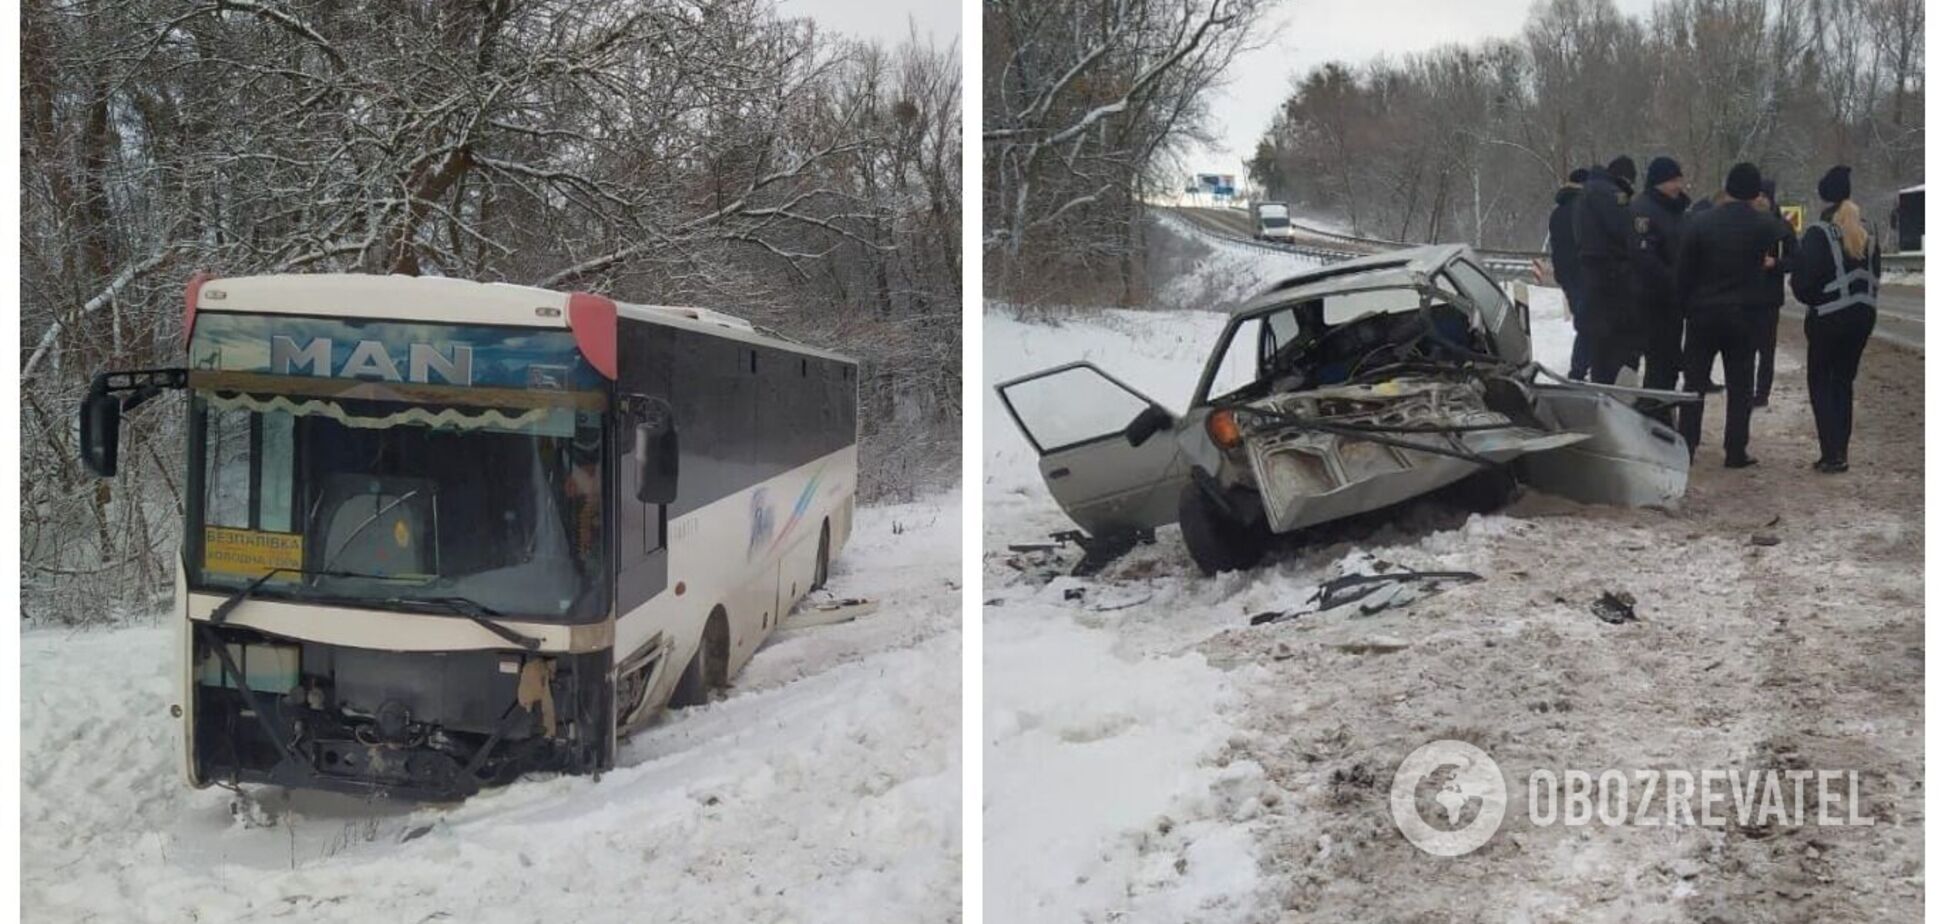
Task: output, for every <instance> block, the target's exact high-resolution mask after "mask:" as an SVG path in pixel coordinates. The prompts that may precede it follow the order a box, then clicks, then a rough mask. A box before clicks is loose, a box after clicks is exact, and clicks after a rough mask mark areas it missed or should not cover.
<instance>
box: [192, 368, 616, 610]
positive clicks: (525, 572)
mask: <svg viewBox="0 0 1944 924" xmlns="http://www.w3.org/2000/svg"><path fill="white" fill-rule="evenodd" d="M194 378H196V379H200V381H193V382H192V386H194V387H195V390H194V392H193V393H192V396H191V399H190V415H189V426H190V432H191V434H192V437H191V439H190V441H189V442H190V447H189V456H190V458H189V486H188V487H189V489H188V503H187V504H186V505H185V506H186V507H187V508H188V509H187V510H186V511H185V514H186V517H185V532H184V543H183V562H184V567H185V570H186V571H187V572H188V578H189V583H190V586H191V587H192V588H193V589H197V590H207V591H215V592H224V593H229V592H234V591H236V590H238V589H240V588H242V587H244V586H246V585H247V584H248V583H249V582H250V581H251V580H253V579H255V578H257V577H258V576H260V575H262V574H263V573H264V571H265V570H267V569H269V568H274V567H283V568H291V569H297V570H301V571H304V572H309V573H305V574H301V575H290V576H286V577H281V578H279V579H273V580H269V581H266V582H265V583H264V584H263V585H262V586H261V587H259V588H258V589H257V590H256V591H253V592H252V593H251V594H250V596H251V597H253V598H258V597H260V598H274V599H282V600H289V601H294V602H309V603H324V604H335V605H344V606H362V607H369V608H375V609H390V610H400V609H407V610H416V611H424V612H437V613H446V614H451V615H455V616H464V617H476V615H477V614H475V613H469V612H464V611H461V610H460V608H457V607H455V606H454V605H453V604H452V602H451V601H453V600H455V599H467V600H490V601H492V607H491V609H492V610H493V611H494V612H495V613H504V614H506V616H507V617H508V618H515V619H524V620H529V621H541V622H555V623H570V624H572V623H583V622H592V621H597V620H599V619H601V618H603V617H604V616H605V615H606V611H607V608H608V592H607V586H608V583H609V582H608V580H607V563H606V544H607V543H606V539H605V524H604V523H603V511H602V498H603V497H604V496H605V494H606V491H607V490H608V478H610V477H611V474H610V473H609V472H608V466H607V465H606V463H605V459H606V452H605V442H606V438H607V437H606V427H605V405H606V399H605V396H604V395H601V394H599V393H590V392H571V391H549V390H536V391H509V390H495V389H478V388H464V387H456V386H418V387H415V388H411V389H410V393H411V397H412V398H413V400H409V401H405V400H397V399H399V398H403V397H405V395H404V394H402V392H404V391H406V389H401V388H399V387H398V386H374V385H372V384H371V383H358V382H350V383H345V382H343V381H342V380H337V381H331V380H320V379H293V378H287V377H286V378H283V379H282V381H280V382H269V381H265V380H266V379H268V378H269V377H264V376H247V375H235V374H225V373H217V374H209V373H196V374H194ZM269 384H275V385H280V386H286V387H283V388H279V389H275V390H270V389H265V388H263V387H261V386H263V385H269ZM225 385H248V386H249V390H242V389H231V388H225V387H223V386H225ZM306 391H308V392H312V394H305V393H304V392H306ZM325 391H335V394H332V395H330V396H325V395H322V394H316V393H317V392H325ZM351 395H358V397H351ZM428 399H441V400H428ZM482 401H488V402H490V404H483V403H481V402H482ZM512 405H524V406H512Z"/></svg>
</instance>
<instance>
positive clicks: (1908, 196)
mask: <svg viewBox="0 0 1944 924" xmlns="http://www.w3.org/2000/svg"><path fill="white" fill-rule="evenodd" d="M1890 217H1891V221H1890V224H1891V226H1892V227H1894V228H1896V229H1897V250H1898V252H1900V253H1911V252H1913V251H1914V252H1922V251H1923V249H1924V184H1922V183H1919V184H1917V185H1915V186H1912V187H1910V188H1909V189H1905V190H1902V191H1899V192H1898V193H1897V210H1896V211H1895V212H1893V213H1891V216H1890Z"/></svg>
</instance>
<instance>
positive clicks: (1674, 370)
mask: <svg viewBox="0 0 1944 924" xmlns="http://www.w3.org/2000/svg"><path fill="white" fill-rule="evenodd" d="M1647 318H1648V320H1647V370H1646V373H1645V374H1644V375H1642V376H1641V380H1640V385H1641V387H1642V388H1657V389H1661V390H1663V391H1673V390H1674V385H1675V384H1676V383H1677V382H1679V381H1680V378H1681V369H1682V368H1683V367H1684V366H1685V364H1686V362H1687V358H1686V357H1684V356H1682V355H1681V318H1680V316H1679V315H1675V314H1672V313H1671V312H1670V313H1668V314H1667V315H1662V314H1661V313H1659V312H1655V313H1653V314H1649V315H1648V316H1647ZM1652 416H1653V417H1654V418H1655V419H1656V420H1659V421H1660V422H1661V423H1664V424H1669V425H1672V424H1673V423H1674V412H1673V411H1672V410H1671V409H1668V408H1661V409H1660V410H1657V411H1655V412H1654V413H1653V415H1652Z"/></svg>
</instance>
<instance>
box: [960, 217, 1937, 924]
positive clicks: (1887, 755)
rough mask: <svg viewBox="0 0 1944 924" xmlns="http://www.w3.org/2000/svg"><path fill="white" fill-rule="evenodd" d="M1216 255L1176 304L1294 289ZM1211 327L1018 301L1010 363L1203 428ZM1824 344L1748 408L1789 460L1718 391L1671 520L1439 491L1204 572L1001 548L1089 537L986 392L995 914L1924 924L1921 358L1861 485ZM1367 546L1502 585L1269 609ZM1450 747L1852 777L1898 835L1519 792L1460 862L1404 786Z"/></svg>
mask: <svg viewBox="0 0 1944 924" xmlns="http://www.w3.org/2000/svg"><path fill="white" fill-rule="evenodd" d="M1225 250H1227V248H1222V247H1219V246H1218V247H1217V248H1216V251H1217V252H1216V253H1215V254H1214V255H1211V256H1210V257H1208V258H1207V259H1205V260H1203V261H1202V263H1201V264H1200V265H1199V268H1198V269H1197V270H1196V272H1205V273H1209V274H1212V275H1213V277H1214V278H1203V279H1200V280H1177V281H1175V282H1171V283H1170V285H1171V286H1176V285H1178V286H1179V287H1180V288H1182V289H1184V290H1189V291H1192V290H1196V289H1200V290H1203V291H1208V292H1219V291H1224V290H1226V289H1227V288H1228V287H1229V286H1230V284H1231V281H1232V280H1231V278H1230V277H1232V276H1233V275H1235V274H1238V273H1243V274H1248V275H1251V276H1254V275H1257V274H1259V273H1270V274H1273V270H1272V269H1266V268H1261V267H1257V266H1255V265H1254V264H1252V263H1250V261H1251V260H1253V259H1254V258H1253V257H1250V256H1249V255H1248V254H1249V253H1250V252H1251V251H1249V250H1248V249H1246V248H1237V249H1236V251H1237V252H1235V253H1227V254H1225V253H1223V251H1225ZM1289 269H1294V266H1290V267H1289ZM1211 301H1213V299H1211ZM1169 303H1170V304H1180V302H1176V301H1171V302H1169ZM1219 324H1220V317H1219V316H1218V315H1214V314H1211V313H1198V312H1187V311H1157V312H1121V311H1109V312H1071V313H1066V314H1058V313H1036V314H1033V315H1031V316H1028V317H1024V318H1021V317H1018V316H1016V315H1015V314H1014V312H1013V311H1012V310H1011V309H1009V308H1007V307H1005V306H992V307H990V308H989V309H988V312H987V316H986V375H987V378H988V380H989V382H988V383H990V382H993V381H1000V380H1003V379H1005V378H1007V377H1010V376H1014V375H1018V374H1022V373H1025V372H1029V371H1032V370H1034V369H1037V368H1043V367H1045V366H1048V365H1052V364H1054V363H1058V362H1064V361H1068V360H1072V359H1079V358H1091V359H1094V360H1095V361H1096V362H1097V363H1098V364H1100V365H1101V366H1102V367H1103V368H1105V369H1107V370H1108V371H1110V372H1113V373H1115V374H1117V375H1120V376H1122V377H1123V378H1124V379H1126V380H1127V381H1129V382H1131V383H1135V384H1137V385H1139V386H1143V387H1151V388H1152V392H1151V395H1152V397H1154V398H1156V399H1159V400H1160V401H1161V402H1162V403H1164V404H1168V405H1170V406H1173V407H1175V408H1176V409H1179V408H1180V407H1181V406H1182V404H1183V403H1184V402H1185V399H1186V397H1187V394H1188V389H1189V387H1190V384H1191V383H1192V381H1193V380H1194V377H1195V374H1196V372H1197V371H1198V368H1199V364H1200V363H1201V361H1202V359H1203V356H1204V353H1205V351H1206V350H1207V349H1208V347H1209V345H1210V344H1211V343H1212V340H1213V337H1214V335H1215V331H1216V330H1217V329H1218V327H1219ZM1785 327H1786V326H1785ZM1534 329H1535V340H1536V352H1537V354H1538V355H1539V358H1540V359H1541V360H1542V361H1543V362H1546V363H1547V364H1549V365H1552V366H1553V367H1554V368H1561V369H1563V368H1564V366H1565V362H1564V360H1565V352H1566V351H1567V350H1568V349H1570V342H1571V335H1570V329H1569V327H1568V326H1567V322H1566V319H1565V318H1564V314H1563V311H1561V310H1560V305H1559V300H1558V296H1557V293H1556V292H1554V291H1551V290H1535V304H1534ZM1801 351H1802V345H1801V339H1800V333H1799V329H1797V330H1788V329H1785V330H1784V331H1783V333H1782V347H1781V356H1780V360H1779V364H1778V365H1779V368H1778V373H1777V381H1776V392H1775V396H1774V403H1773V405H1772V406H1771V407H1769V408H1768V409H1765V410H1762V411H1759V412H1758V416H1757V417H1756V419H1755V423H1754V440H1753V451H1754V453H1755V455H1756V456H1757V457H1758V458H1760V459H1762V460H1763V464H1762V465H1761V466H1759V467H1758V468H1756V469H1752V470H1747V471H1740V472H1735V471H1728V470H1726V469H1723V468H1722V467H1721V454H1720V448H1719V439H1720V436H1719V434H1720V429H1719V428H1720V418H1721V415H1720V404H1719V403H1718V401H1713V402H1711V403H1710V408H1709V409H1710V415H1709V420H1708V433H1707V445H1704V447H1703V449H1702V451H1701V454H1700V457H1699V460H1698V461H1697V463H1696V469H1695V472H1694V476H1693V479H1692V483H1691V487H1690V491H1689V495H1688V497H1687V498H1686V499H1685V500H1684V501H1683V502H1682V504H1681V505H1680V506H1679V508H1678V509H1676V510H1672V511H1656V510H1627V509H1611V508H1588V507H1578V506H1576V505H1572V504H1569V503H1566V502H1562V501H1557V500H1553V499H1549V498H1545V497H1543V496H1541V495H1536V494H1527V495H1526V496H1524V497H1522V498H1521V499H1520V500H1519V501H1517V502H1516V503H1515V504H1514V506H1513V507H1511V508H1509V509H1507V510H1505V511H1503V512H1501V513H1498V514H1493V515H1486V516H1478V515H1471V516H1467V515H1465V514H1462V513H1456V512H1452V511H1448V510H1440V509H1437V508H1434V507H1429V506H1426V507H1423V508H1421V509H1415V510H1413V511H1411V512H1410V513H1409V514H1407V515H1405V516H1401V517H1399V518H1398V519H1397V520H1396V521H1394V522H1392V523H1390V524H1389V525H1385V526H1382V527H1381V528H1379V529H1377V530H1376V531H1375V532H1374V533H1372V534H1367V535H1362V536H1357V537H1354V538H1341V537H1339V538H1333V539H1330V540H1327V541H1325V542H1321V543H1318V544H1313V545H1311V546H1308V547H1305V548H1303V549H1301V550H1300V551H1299V552H1295V553H1290V554H1285V555H1283V556H1281V557H1279V558H1274V559H1272V560H1271V561H1270V562H1268V563H1267V564H1265V565H1264V566H1262V567H1260V568H1258V569H1256V570H1254V571H1251V572H1248V573H1243V574H1230V575H1224V576H1221V577H1219V578H1215V579H1205V578H1202V577H1201V576H1199V575H1198V574H1197V573H1196V572H1195V571H1194V569H1193V567H1192V566H1191V565H1190V564H1189V563H1188V560H1187V555H1186V551H1185V549H1184V548H1183V547H1182V545H1181V540H1180V535H1179V533H1178V531H1176V530H1174V529H1173V528H1167V529H1163V530H1161V531H1160V533H1159V535H1158V536H1157V541H1156V543H1155V544H1154V545H1151V546H1146V547H1142V548H1139V549H1137V550H1136V551H1135V552H1133V553H1132V554H1130V555H1129V556H1127V557H1126V558H1123V559H1121V560H1120V561H1119V562H1117V563H1115V564H1114V565H1112V566H1110V567H1109V568H1108V569H1107V570H1106V571H1105V572H1103V573H1101V574H1100V575H1098V576H1096V577H1094V578H1089V579H1077V578H1072V577H1068V576H1065V575H1064V570H1065V568H1066V567H1068V566H1070V565H1071V564H1072V562H1073V560H1074V559H1075V558H1076V557H1077V555H1076V554H1075V553H1071V552H1068V553H1066V554H1065V555H1064V556H1046V555H1044V554H1040V553H1019V552H1013V551H1010V550H1008V548H1007V545H1008V544H1009V543H1019V542H1031V541H1034V540H1040V539H1043V537H1044V536H1045V534H1046V533H1048V532H1050V531H1053V530H1055V529H1062V528H1067V526H1068V524H1067V522H1066V521H1065V519H1064V518H1063V516H1062V515H1061V514H1060V512H1059V510H1058V508H1057V507H1056V506H1054V505H1053V503H1052V501H1051V499H1050V498H1049V497H1048V496H1047V495H1046V492H1045V488H1044V487H1043V485H1042V484H1041V482H1040V479H1039V474H1038V472H1037V471H1036V470H1035V467H1034V461H1035V460H1034V458H1033V455H1032V453H1031V451H1030V448H1029V447H1028V446H1027V445H1026V444H1025V443H1024V442H1023V441H1022V440H1020V439H1019V438H1018V436H1017V435H1016V434H1015V433H1014V432H1013V429H1012V426H1011V423H1010V421H1009V420H1008V419H1007V418H1006V416H1005V414H1004V413H1003V411H1002V410H1000V409H999V408H998V407H997V405H996V401H995V400H994V399H993V398H992V396H991V393H990V388H987V389H984V391H985V400H986V402H987V404H986V410H985V420H986V433H985V439H986V448H987V460H986V465H987V469H986V472H985V482H984V491H985V503H986V510H987V514H986V549H985V569H984V570H985V579H986V587H985V593H984V596H985V598H986V606H985V619H986V639H987V641H986V671H987V681H986V684H987V685H986V689H987V694H988V701H987V704H986V713H985V714H986V744H985V746H986V757H985V773H986V780H987V794H986V799H985V802H986V805H985V825H986V838H987V843H988V847H987V857H988V859H987V869H986V873H987V877H988V880H987V881H988V882H989V883H992V884H993V885H991V886H989V887H988V889H987V896H986V900H987V908H988V909H989V911H991V910H999V911H1003V912H1005V916H1004V919H1005V920H1015V921H1076V920H1078V921H1109V920H1112V921H1157V922H1159V921H1178V920H1198V921H1280V920H1454V919H1455V920H1494V921H1496V920H1528V921H1586V920H1611V921H1643V920H1668V921H1676V920H1678V921H1686V920H1721V921H1767V920H1812V919H1821V920H1830V919H1905V920H1909V919H1914V918H1915V917H1916V916H1918V914H1919V913H1920V912H1921V907H1922V898H1923V876H1922V844H1923V837H1922V829H1921V820H1922V798H1921V797H1922V785H1921V782H1922V778H1923V747H1922V688H1923V632H1922V619H1923V613H1922V586H1921V582H1922V564H1923V540H1922V535H1923V533H1922V522H1921V515H1922V514H1921V511H1922V426H1921V419H1922V418H1921V415H1922V401H1921V394H1922V371H1921V370H1922V363H1921V357H1920V356H1917V355H1914V354H1911V353H1909V352H1907V351H1902V350H1899V349H1896V348H1894V347H1891V346H1889V345H1886V344H1881V343H1876V344H1872V346H1871V347H1870V350H1869V353H1868V354H1867V355H1866V356H1865V359H1864V362H1863V366H1864V378H1863V380H1862V381H1860V382H1859V384H1858V396H1859V405H1860V406H1859V414H1858V432H1857V437H1856V445H1855V447H1854V448H1853V450H1852V460H1853V462H1854V463H1855V465H1856V471H1854V472H1852V473H1851V474H1850V475H1849V476H1847V477H1843V478H1829V477H1825V476H1818V475H1815V474H1812V473H1811V472H1809V471H1808V469H1807V464H1808V462H1809V461H1810V460H1811V459H1813V458H1814V456H1815V453H1814V450H1813V430H1812V428H1811V425H1810V420H1809V414H1808V411H1807V408H1806V403H1805V400H1804V392H1803V385H1802V369H1801V365H1800V356H1801ZM1757 534H1761V536H1762V540H1761V542H1760V543H1757V542H1755V541H1754V540H1753V539H1752V537H1754V536H1755V535H1757ZM1372 558H1381V559H1385V560H1389V561H1392V562H1396V563H1398V564H1402V565H1406V566H1410V567H1415V568H1419V569H1465V570H1472V571H1476V572H1478V573H1480V574H1481V575H1483V576H1484V578H1485V579H1484V580H1483V581H1481V582H1478V583H1476V584H1472V585H1468V586H1463V587H1459V588H1457V589H1455V590H1452V591H1449V592H1447V593H1445V594H1443V595H1441V596H1437V597H1433V598H1430V599H1428V600H1424V601H1421V602H1418V603H1416V604H1413V605H1411V606H1409V607H1405V608H1401V609H1397V610H1392V611H1388V612H1384V613H1380V614H1378V615H1375V616H1370V617H1363V618H1355V619H1351V618H1346V617H1342V616H1335V617H1330V618H1322V619H1312V620H1299V621H1296V622H1290V623H1281V624H1276V625H1269V626H1262V627H1250V626H1249V625H1248V616H1249V615H1250V614H1253V613H1258V612H1262V611H1265V610H1271V609H1284V608H1288V607H1291V606H1293V605H1295V604H1296V603H1297V602H1299V601H1301V600H1302V599H1303V598H1305V597H1306V596H1307V595H1308V593H1309V591H1310V589H1311V588H1313V587H1314V586H1316V585H1317V584H1318V583H1319V581H1321V580H1323V579H1325V578H1327V577H1329V576H1331V575H1333V574H1334V573H1336V572H1337V570H1338V569H1339V568H1342V567H1344V566H1345V565H1349V564H1356V563H1360V562H1368V561H1369V560H1370V559H1372ZM1605 590H1624V591H1628V592H1631V593H1633V594H1634V595H1635V596H1636V597H1637V598H1638V601H1639V604H1638V612H1639V614H1640V619H1639V621H1638V622H1633V623H1627V624H1624V625H1609V624H1607V623H1604V622H1601V621H1600V620H1599V619H1597V618H1595V617H1594V616H1593V615H1592V614H1591V613H1590V612H1589V608H1588V607H1589V604H1590V603H1591V602H1592V600H1593V599H1594V598H1595V597H1596V596H1597V595H1598V594H1599V593H1600V592H1602V591H1605ZM1440 738H1458V739H1462V740H1466V741H1470V742H1472V743H1474V744H1476V745H1478V746H1480V747H1482V748H1484V749H1485V750H1486V751H1487V752H1488V753H1490V754H1491V755H1492V756H1493V757H1494V758H1496V759H1497V761H1498V762H1499V764H1500V766H1501V767H1502V768H1503V770H1504V771H1505V775H1506V778H1507V779H1508V780H1512V781H1520V782H1522V781H1524V780H1525V779H1526V775H1527V773H1528V772H1529V771H1532V770H1534V769H1537V768H1590V769H1591V770H1593V771H1594V772H1595V773H1597V772H1599V771H1600V770H1602V769H1606V768H1618V769H1621V770H1623V771H1634V770H1646V769H1657V768H1658V769H1669V768H1672V769H1681V768H1686V769H1690V770H1693V771H1696V772H1699V771H1704V770H1708V769H1724V770H1727V769H1732V770H1737V771H1745V770H1749V769H1776V768H1803V767H1807V768H1816V769H1831V770H1854V771H1856V772H1857V773H1858V774H1859V776H1860V779H1861V781H1862V787H1861V788H1862V795H1863V807H1862V811H1864V812H1865V813H1866V814H1867V815H1868V816H1869V817H1870V818H1872V819H1874V821H1875V826H1874V827H1870V828H1790V827H1775V828H1741V827H1732V826H1731V827H1728V828H1725V829H1724V828H1720V827H1711V828H1629V827H1621V828H1604V827H1598V828H1566V827H1562V826H1552V827H1541V826H1535V825H1534V824H1533V823H1532V822H1531V821H1530V820H1529V819H1528V813H1527V809H1528V806H1527V805H1526V802H1525V793H1524V791H1523V790H1522V789H1519V788H1518V786H1517V785H1514V787H1513V789H1514V791H1513V792H1512V793H1511V802H1510V805H1509V808H1508V812H1507V820H1506V822H1505V824H1504V826H1503V827H1502V828H1500V830H1499V832H1498V834H1497V836H1496V837H1495V838H1494V839H1493V840H1492V841H1491V842H1490V843H1488V844H1487V845H1486V846H1485V847H1483V848H1482V849H1480V850H1479V851H1478V852H1476V853H1473V854H1470V855H1468V856H1465V857H1462V858H1459V859H1455V860H1451V859H1440V858H1435V857H1431V856H1429V855H1426V854H1424V853H1420V852H1418V851H1417V850H1416V848H1414V847H1412V846H1411V845H1410V844H1409V843H1408V842H1406V841H1405V840H1404V839H1403V837H1402V836H1401V835H1400V834H1399V833H1398V830H1397V828H1396V827H1395V826H1394V824H1393V822H1392V819H1391V817H1390V813H1389V809H1388V802H1387V793H1388V789H1389V786H1390V783H1391V780H1392V777H1393V775H1394V773H1395V770H1396V768H1397V766H1398V764H1399V763H1400V761H1402V759H1403V758H1404V757H1405V755H1407V754H1408V753H1410V752H1411V751H1412V750H1413V749H1415V748H1416V747H1418V746H1420V745H1423V744H1426V743H1428V742H1430V741H1433V740H1436V739H1440ZM1035 795H1038V796H1039V798H1038V799H1037V801H1030V802H1027V803H1025V804H1023V805H1022V804H1021V803H1020V802H1019V800H1020V799H1030V798H1032V797H1033V796H1035ZM1001 883H1003V885H1000V884H1001Z"/></svg>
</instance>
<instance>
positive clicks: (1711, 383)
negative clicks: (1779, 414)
mask: <svg viewBox="0 0 1944 924" xmlns="http://www.w3.org/2000/svg"><path fill="white" fill-rule="evenodd" d="M1726 201H1728V194H1727V193H1725V192H1722V191H1721V190H1719V189H1717V190H1715V191H1714V194H1713V195H1709V196H1702V197H1701V198H1699V199H1696V200H1695V202H1694V204H1693V205H1690V206H1688V210H1687V220H1688V221H1690V222H1692V221H1694V219H1695V216H1698V215H1700V214H1701V213H1702V212H1705V211H1707V210H1709V209H1711V208H1714V207H1715V204H1716V203H1718V202H1726ZM1681 326H1682V327H1683V328H1686V327H1687V321H1686V320H1685V319H1684V320H1682V322H1681ZM1681 374H1682V375H1686V374H1687V351H1686V350H1685V349H1684V350H1682V351H1681ZM1708 376H1709V377H1707V378H1704V379H1702V380H1701V393H1702V394H1704V395H1712V394H1714V393H1716V392H1718V391H1720V390H1721V386H1720V385H1719V384H1717V383H1716V382H1715V380H1714V378H1713V376H1714V370H1713V369H1709V370H1708ZM1687 390H1688V391H1693V390H1694V389H1692V388H1689V389H1687Z"/></svg>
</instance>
